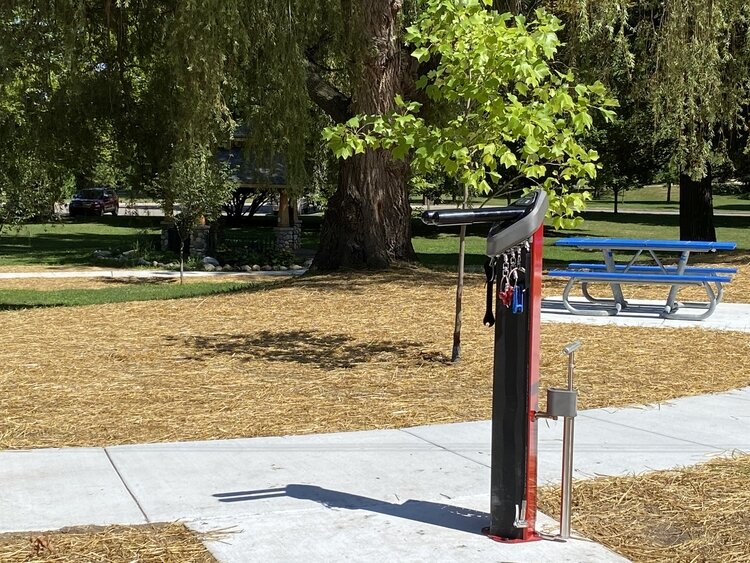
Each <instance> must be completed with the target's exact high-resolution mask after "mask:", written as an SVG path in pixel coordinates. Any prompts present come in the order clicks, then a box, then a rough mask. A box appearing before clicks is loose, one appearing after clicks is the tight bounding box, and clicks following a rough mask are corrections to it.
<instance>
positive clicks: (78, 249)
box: [0, 210, 750, 298]
mask: <svg viewBox="0 0 750 563" xmlns="http://www.w3.org/2000/svg"><path fill="white" fill-rule="evenodd" d="M584 219H585V222H584V223H583V225H582V226H581V228H579V229H575V230H569V231H563V232H554V231H549V232H548V236H547V237H546V240H545V245H546V248H545V265H546V267H553V266H556V265H559V264H560V263H563V262H568V261H571V260H581V259H586V258H592V257H593V256H592V255H591V254H589V253H585V252H581V251H575V250H570V249H567V248H561V247H555V246H553V243H554V241H555V240H557V239H558V238H560V237H568V236H605V237H608V236H612V237H630V238H655V239H677V238H679V226H678V224H679V217H678V216H677V215H665V214H653V215H644V214H637V213H627V212H622V213H619V214H617V215H614V214H612V213H610V212H608V211H596V210H593V211H587V212H586V213H585V214H584ZM305 221H306V222H305V224H304V226H303V229H304V231H303V232H304V240H303V247H304V248H305V249H308V250H309V249H314V248H316V247H317V243H318V235H319V227H320V218H313V219H305ZM715 222H716V226H717V235H718V238H719V240H724V241H735V242H737V244H738V250H739V251H741V252H743V253H746V254H750V228H748V227H750V217H743V216H732V217H729V216H725V217H716V218H715ZM250 230H252V229H250ZM267 230H268V231H269V232H270V228H269V229H267ZM487 230H488V225H473V226H471V227H470V228H469V232H468V234H469V236H468V237H467V242H466V252H467V255H466V263H467V265H468V267H469V268H473V269H479V268H481V266H482V264H483V263H484V249H485V240H486V234H487ZM248 232H249V231H248ZM158 233H159V230H158V224H157V222H156V221H155V220H154V219H153V218H146V217H104V218H97V219H92V220H83V221H75V222H61V223H58V224H52V225H28V226H26V227H24V228H23V229H21V230H20V231H17V232H16V231H5V232H4V233H3V234H2V235H0V266H13V265H30V264H42V265H48V266H53V265H69V266H91V265H97V262H96V260H95V259H94V257H93V256H92V252H93V251H94V250H97V249H106V250H110V249H117V250H120V251H124V250H129V249H132V248H139V249H149V248H150V249H156V248H157V246H158V236H159V235H158ZM413 234H414V238H413V242H414V248H415V250H416V251H417V254H418V256H419V259H420V261H421V262H422V263H423V264H425V265H426V266H428V267H434V268H447V269H451V270H453V269H455V268H456V264H457V262H458V228H448V229H441V230H438V229H436V228H434V227H428V226H426V225H423V224H422V222H421V221H419V220H418V219H415V220H414V223H413ZM734 254H737V253H734ZM701 258H707V257H706V256H700V257H698V256H696V259H697V260H699V259H701ZM708 258H712V257H708ZM149 291H150V290H149ZM156 298H159V297H156Z"/></svg>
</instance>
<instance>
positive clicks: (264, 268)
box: [260, 264, 273, 272]
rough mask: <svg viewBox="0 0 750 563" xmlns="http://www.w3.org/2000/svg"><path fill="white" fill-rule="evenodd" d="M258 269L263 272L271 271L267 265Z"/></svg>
mask: <svg viewBox="0 0 750 563" xmlns="http://www.w3.org/2000/svg"><path fill="white" fill-rule="evenodd" d="M260 269H261V270H263V271H264V272H270V271H271V270H273V268H271V266H269V265H268V264H265V265H264V266H261V267H260Z"/></svg>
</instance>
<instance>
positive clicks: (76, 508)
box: [0, 448, 146, 532]
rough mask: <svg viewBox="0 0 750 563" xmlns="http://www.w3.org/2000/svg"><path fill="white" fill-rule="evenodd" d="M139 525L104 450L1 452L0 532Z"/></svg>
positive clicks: (139, 518)
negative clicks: (80, 526)
mask: <svg viewBox="0 0 750 563" xmlns="http://www.w3.org/2000/svg"><path fill="white" fill-rule="evenodd" d="M144 523H146V519H145V517H144V515H143V513H142V512H141V511H140V509H139V508H138V505H137V504H136V503H135V501H134V500H133V498H132V497H131V496H130V494H129V493H128V491H127V489H126V488H125V486H124V485H123V484H122V481H120V478H119V477H118V476H117V472H116V471H115V470H114V468H113V467H112V464H111V463H110V461H109V459H108V458H107V455H106V453H105V452H104V450H103V449H100V448H68V449H44V450H31V451H26V450H19V451H4V452H0V532H22V531H35V530H53V529H57V528H62V527H64V526H79V525H87V524H97V525H107V524H144Z"/></svg>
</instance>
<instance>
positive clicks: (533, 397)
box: [524, 225, 544, 540]
mask: <svg viewBox="0 0 750 563" xmlns="http://www.w3.org/2000/svg"><path fill="white" fill-rule="evenodd" d="M543 247H544V225H541V226H540V227H539V228H538V229H537V231H536V232H535V233H534V235H533V236H532V238H531V275H530V276H529V277H528V279H530V280H531V284H530V286H529V288H528V293H527V299H528V306H529V307H530V309H529V408H528V417H529V418H528V425H529V432H528V440H529V442H528V451H527V458H526V515H525V516H526V521H527V522H528V523H529V527H528V528H526V529H525V530H524V539H526V540H530V539H533V536H534V535H536V531H535V530H536V487H537V441H538V436H537V422H536V418H535V415H536V412H537V410H538V409H539V366H540V364H541V355H542V351H541V342H540V337H541V324H542V322H541V318H542V254H543V252H544V248H543Z"/></svg>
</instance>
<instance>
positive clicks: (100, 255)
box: [92, 250, 112, 258]
mask: <svg viewBox="0 0 750 563" xmlns="http://www.w3.org/2000/svg"><path fill="white" fill-rule="evenodd" d="M92 254H93V255H94V256H96V257H97V258H109V257H110V256H112V253H111V252H110V251H109V250H94V252H93V253H92Z"/></svg>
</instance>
